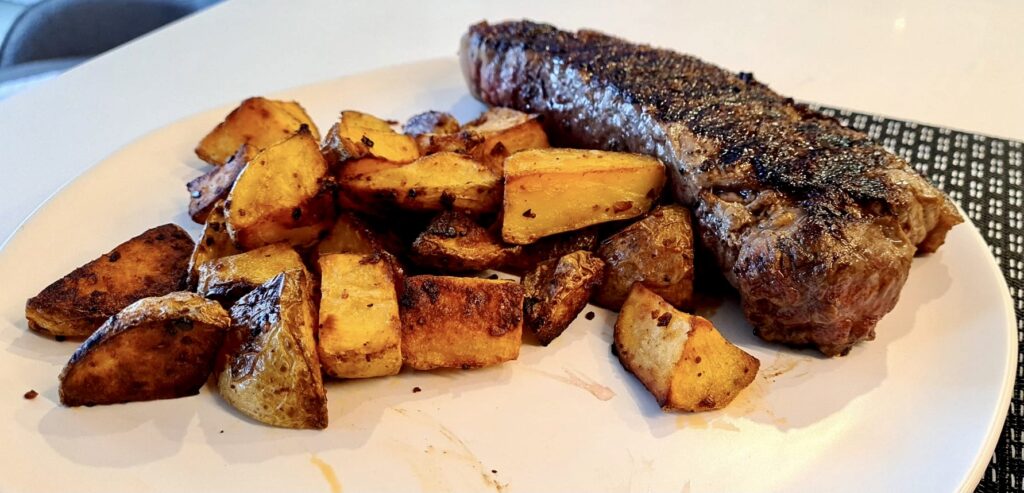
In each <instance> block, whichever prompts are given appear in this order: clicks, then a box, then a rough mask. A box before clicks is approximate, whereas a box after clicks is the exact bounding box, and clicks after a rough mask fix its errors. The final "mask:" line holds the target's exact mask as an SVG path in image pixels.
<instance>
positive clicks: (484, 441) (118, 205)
mask: <svg viewBox="0 0 1024 493" xmlns="http://www.w3.org/2000/svg"><path fill="white" fill-rule="evenodd" d="M238 96H239V99H241V98H243V97H245V96H248V95H247V94H239V95H238ZM274 96H277V97H282V98H294V99H296V100H298V101H300V102H301V103H302V104H304V105H305V106H306V108H308V109H309V111H310V113H311V115H312V117H313V118H314V120H315V121H316V122H317V123H318V124H319V125H320V127H321V128H322V129H326V128H327V127H328V126H329V125H330V124H331V122H332V120H333V119H334V117H335V115H336V114H337V112H338V111H339V110H341V109H343V108H355V109H361V110H365V111H369V112H371V113H374V114H377V115H381V116H384V117H389V118H396V119H401V118H405V117H407V116H409V115H411V114H413V113H416V112H418V111H421V110H425V109H428V108H432V109H442V110H449V111H452V112H454V113H455V114H456V116H458V117H459V118H460V119H463V120H465V119H468V118H471V117H473V116H475V115H476V114H478V112H479V111H480V110H481V108H482V106H481V105H480V104H479V103H477V102H476V101H474V100H473V99H472V98H471V97H470V96H469V95H468V94H467V92H466V89H465V87H464V84H463V82H462V79H461V76H460V73H459V70H458V68H457V65H456V63H455V62H454V60H447V59H446V60H438V61H431V62H424V63H418V64H412V65H406V66H401V67H395V68H391V69H386V70H381V71H377V72H373V73H369V74H365V75H361V76H356V77H351V78H346V79H342V80H335V81H330V82H325V83H320V84H314V85H311V86H306V87H301V88H297V89H294V90H290V91H285V92H282V93H280V94H276V95H274ZM139 106H140V111H145V102H144V101H140V102H139ZM232 106H234V104H231V105H226V106H225V107H223V108H220V109H217V110H214V111H210V112H208V113H204V114H202V115H198V116H195V117H193V118H189V119H187V120H185V121H181V122H179V123H176V124H174V125H171V126H169V127H167V128H164V129H162V130H160V131H157V132H155V133H153V134H151V135H149V136H147V137H144V138H142V139H140V140H139V141H137V142H135V143H133V144H131V145H129V146H127V147H126V148H125V149H123V150H122V151H120V152H118V153H117V154H115V155H113V156H111V157H110V158H109V159H107V160H106V161H104V162H102V163H100V164H99V165H97V166H95V167H94V168H92V169H91V170H90V171H89V172H87V173H85V174H84V175H83V176H81V177H80V178H78V179H77V180H75V181H74V182H72V183H71V184H69V185H68V186H67V187H65V188H64V189H63V190H61V191H60V192H59V193H57V194H56V195H55V196H54V197H53V198H52V199H51V200H50V201H49V202H47V203H46V205H44V206H43V207H41V208H40V209H39V211H38V212H36V213H35V215H34V216H32V217H31V219H29V220H28V221H27V222H26V223H25V224H24V225H23V226H22V227H21V228H20V230H19V231H18V232H16V233H15V235H14V236H13V237H12V238H11V239H10V240H9V241H8V243H7V244H6V247H5V248H4V249H3V251H2V252H0V279H2V280H3V283H4V288H3V290H2V292H0V310H2V313H3V318H2V319H0V349H2V354H0V389H3V396H0V430H2V431H0V433H2V435H0V443H3V444H4V446H3V447H2V451H0V490H3V491H70V490H81V491H202V490H218V491H245V492H250V491H268V490H270V491H285V490H295V491H300V490H301V491H335V492H336V491H341V490H342V488H344V490H345V491H350V492H351V491H368V490H373V491H387V490H390V491H409V490H417V489H418V490H423V491H446V490H459V491H464V490H498V491H556V490H560V491H565V490H574V491H581V490H594V491H626V490H629V491H647V490H653V491H693V492H705V491H754V490H766V491H768V490H770V491H851V492H862V491H912V490H914V491H953V490H961V491H963V490H970V489H971V488H972V487H973V485H974V484H976V482H977V480H978V479H979V478H980V476H981V474H982V472H983V470H984V468H985V465H986V464H987V462H988V459H989V457H990V456H991V452H992V450H993V448H994V446H995V442H996V439H997V437H998V433H999V430H1000V429H1001V428H1002V424H1003V419H1004V417H1005V414H1006V410H1007V406H1008V403H1009V395H1010V390H1011V383H1012V374H1013V368H1014V365H1015V363H1016V338H1015V332H1014V320H1013V313H1012V311H1011V302H1010V298H1009V295H1008V292H1007V288H1006V285H1005V283H1004V281H1003V277H1002V275H1001V274H1000V273H999V270H998V269H997V267H996V264H995V263H994V261H993V259H992V257H991V256H990V255H989V252H988V249H987V248H986V246H985V244H984V242H983V240H982V238H981V236H980V235H979V234H978V232H977V230H975V229H974V228H973V227H972V226H971V225H969V224H967V225H962V226H959V227H957V228H956V229H954V230H953V232H952V234H951V235H950V236H949V239H948V240H947V243H946V245H945V246H944V247H943V248H942V249H941V250H940V251H939V253H937V254H935V255H932V256H929V257H925V258H920V259H916V260H915V261H914V265H913V268H912V272H911V274H910V280H909V281H908V282H907V285H906V287H905V288H904V290H903V294H902V299H901V300H900V303H899V305H898V306H897V307H896V309H895V310H894V311H893V312H892V313H890V314H889V315H888V316H886V317H885V319H884V320H882V322H881V323H880V324H879V326H878V339H877V340H876V341H874V342H871V343H867V344H861V345H859V346H857V347H856V348H855V349H854V350H853V351H852V352H851V353H850V355H849V356H847V357H845V358H835V359H822V358H819V357H817V356H815V355H814V354H812V353H808V352H796V351H791V350H786V349H782V348H779V347H776V346H770V345H766V344H764V343H762V342H761V341H759V340H757V339H756V338H755V337H754V336H753V335H752V334H751V329H750V327H749V326H748V325H747V323H746V322H745V321H743V318H742V316H741V315H740V313H739V311H738V309H737V307H736V305H735V303H727V304H726V305H725V306H723V307H722V308H721V309H719V310H718V311H717V313H716V314H715V315H714V316H713V320H714V322H715V325H716V326H718V327H719V328H720V329H721V330H722V332H723V333H725V335H726V336H727V337H728V338H730V339H731V340H733V341H735V342H736V343H738V344H739V345H740V346H742V347H744V348H746V349H747V350H749V351H750V352H752V353H753V354H754V355H755V356H757V357H758V358H760V359H761V362H762V370H761V373H760V375H759V376H758V378H757V380H756V381H755V383H754V384H753V385H752V386H751V387H750V388H749V389H747V390H745V391H744V392H743V393H742V394H741V395H740V397H739V398H738V399H737V401H736V402H734V403H733V404H732V405H731V406H730V407H729V408H728V409H726V410H723V411H720V412H713V413H705V414H699V415H676V414H665V413H662V412H661V411H660V410H659V409H658V406H657V405H656V404H655V402H654V400H653V399H652V398H651V396H650V395H649V394H648V393H647V392H646V391H645V390H644V389H643V387H642V386H641V385H640V384H638V382H637V381H636V380H635V379H634V378H633V377H632V376H630V375H629V374H627V373H626V372H625V371H624V370H623V369H622V367H621V366H620V365H619V363H618V362H617V361H616V360H615V358H614V357H613V356H612V355H611V354H610V352H609V343H610V332H611V324H612V323H613V321H614V314H612V313H608V312H605V311H602V310H598V309H594V308H587V310H594V311H595V312H596V313H597V317H596V318H595V319H594V320H593V321H587V320H585V319H584V318H583V317H582V316H581V317H580V318H579V319H578V320H577V321H576V322H575V323H574V324H573V325H572V326H571V327H570V328H569V329H568V330H567V331H566V333H565V334H563V335H562V336H561V337H560V338H558V339H557V340H556V341H555V342H554V343H553V344H551V346H549V347H547V348H542V347H538V346H524V347H523V350H522V354H521V356H520V358H519V360H518V361H516V362H512V363H508V364H505V365H501V366H499V367H495V368H490V369H484V370H475V371H465V372H463V371H441V372H433V373H410V372H403V373H402V374H400V375H398V376H395V377H391V378H382V379H374V380H367V381H348V382H333V383H330V385H329V387H330V388H329V391H328V394H329V395H328V397H329V401H330V404H329V408H330V427H329V428H328V429H327V430H326V431H293V430H283V429H275V428H270V427H267V426H262V425H260V424H257V423H254V422H252V421H250V420H247V419H244V418H242V417H241V416H239V415H238V414H237V413H235V412H233V411H232V409H231V408H229V407H228V406H226V405H224V404H223V403H222V402H221V400H220V399H219V398H217V397H216V396H214V395H212V394H211V393H210V392H209V391H208V390H204V391H203V392H202V393H201V394H200V395H198V396H195V397H190V398H184V399H176V400H166V401H157V402H147V403H133V404H127V405H116V406H99V407H94V408H77V409H66V408H62V407H60V406H59V405H58V404H57V374H58V372H59V371H60V369H61V367H62V366H63V364H64V363H65V361H66V360H67V358H68V356H69V355H70V354H71V352H72V351H73V350H74V348H75V345H74V344H73V343H70V342H65V343H57V342H54V341H53V340H50V339H46V338H43V337H40V336H37V335H35V334H32V333H29V332H27V330H26V328H25V320H24V311H23V308H24V302H25V299H26V298H28V297H30V296H32V295H34V294H35V293H37V292H38V291H39V290H40V289H42V288H43V287H44V286H46V285H47V284H49V283H50V282H51V281H53V280H54V279H57V278H58V277H60V276H62V275H63V274H65V273H66V272H68V271H69V270H71V269H72V268H74V267H76V266H78V265H80V264H82V263H84V262H87V261H89V260H91V259H92V258H94V257H96V256H97V255H98V254H99V253H101V252H104V251H106V250H108V249H110V248H111V247H113V246H114V245H116V244H118V243H120V242H121V241H123V240H125V239H127V238H130V237H132V236H134V235H135V234H137V233H139V232H141V231H143V230H145V229H146V228H149V227H151V226H155V225H158V224H162V223H165V222H171V221H173V222H176V223H178V224H181V225H184V226H186V227H188V228H190V230H191V231H192V232H193V233H196V232H197V231H198V227H197V226H196V225H194V224H192V222H191V221H190V220H189V218H188V216H187V214H186V204H187V200H188V195H187V193H186V191H185V182H186V181H187V180H189V179H190V178H192V177H194V176H196V175H198V174H200V172H201V171H202V170H203V169H204V166H203V165H201V164H200V162H199V161H198V160H197V159H196V158H195V156H194V155H193V153H192V149H193V147H194V145H195V143H196V142H197V141H198V140H199V138H200V137H202V135H203V134H204V133H205V132H206V131H208V130H209V129H210V128H212V127H213V125H214V124H216V123H217V122H218V121H219V120H220V119H221V118H222V117H223V116H224V114H226V112H227V110H229V109H230V107H232ZM97 118H98V119H100V120H101V119H102V115H97ZM100 120H98V123H97V124H103V125H116V124H117V122H102V123H99V121H100ZM82 131H83V132H88V131H89V129H87V128H86V129H82ZM51 145H60V144H59V143H57V144H51ZM67 158H68V159H74V158H75V155H74V150H73V149H68V152H67ZM32 165H35V166H45V163H33V164H32ZM413 387H420V388H421V389H422V392H419V393H413V392H412V389H413ZM29 389H35V390H37V391H39V393H40V395H39V397H38V398H36V399H35V400H26V399H23V398H22V394H23V393H24V392H25V391H27V390H29ZM608 397H611V398H610V399H609V398H608Z"/></svg>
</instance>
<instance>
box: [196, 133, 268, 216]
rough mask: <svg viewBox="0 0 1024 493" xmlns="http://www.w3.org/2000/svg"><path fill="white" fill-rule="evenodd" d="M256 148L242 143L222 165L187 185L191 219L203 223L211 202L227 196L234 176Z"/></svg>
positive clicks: (236, 176)
mask: <svg viewBox="0 0 1024 493" xmlns="http://www.w3.org/2000/svg"><path fill="white" fill-rule="evenodd" d="M256 153H257V151H256V148H255V147H253V146H251V145H248V144H242V147H239V148H238V152H235V154H234V155H233V156H231V158H230V159H228V162H226V163H224V166H218V167H216V168H213V169H212V170H210V171H209V172H208V173H206V174H205V175H203V176H200V177H199V178H196V179H194V180H192V181H190V182H188V184H187V185H185V186H186V187H187V188H188V194H189V197H190V199H189V203H188V215H189V216H191V217H192V220H193V221H195V222H197V223H199V224H203V223H205V222H206V217H207V215H209V214H210V210H211V209H212V208H213V204H215V203H217V202H221V201H223V199H225V198H227V196H228V192H230V191H231V187H232V186H233V185H234V184H235V178H238V174H239V173H241V172H242V169H244V168H245V165H246V164H247V163H248V162H249V160H250V159H252V158H253V157H254V156H255V155H256Z"/></svg>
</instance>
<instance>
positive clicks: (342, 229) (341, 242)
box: [316, 212, 394, 256]
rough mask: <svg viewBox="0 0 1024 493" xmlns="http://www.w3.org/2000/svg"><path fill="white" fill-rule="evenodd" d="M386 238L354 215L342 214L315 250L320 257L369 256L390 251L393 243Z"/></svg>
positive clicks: (349, 213)
mask: <svg viewBox="0 0 1024 493" xmlns="http://www.w3.org/2000/svg"><path fill="white" fill-rule="evenodd" d="M386 236H387V235H386V234H383V235H382V234H379V233H378V232H377V231H375V230H374V228H372V227H371V226H370V225H369V224H367V223H366V222H365V221H363V220H362V219H360V218H359V217H358V216H356V215H355V214H353V213H351V212H343V213H341V214H340V215H339V216H338V220H337V221H335V223H334V226H333V227H332V228H331V231H330V232H329V233H327V236H326V237H324V239H322V240H320V242H319V243H317V245H316V250H317V254H318V255H320V256H323V255H328V254H331V253H361V254H371V253H373V252H376V251H380V250H388V251H390V250H391V248H393V245H392V244H393V243H394V241H393V240H389V239H388V238H386ZM385 245H387V247H386V246H385Z"/></svg>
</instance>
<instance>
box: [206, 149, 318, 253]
mask: <svg viewBox="0 0 1024 493" xmlns="http://www.w3.org/2000/svg"><path fill="white" fill-rule="evenodd" d="M329 181H330V180H329V179H328V170H327V162H326V161H325V160H324V157H323V156H322V155H321V154H320V145H319V144H318V143H317V141H316V139H315V138H314V137H313V135H312V134H311V133H310V132H309V131H305V130H300V131H299V132H298V133H296V134H295V135H293V136H291V137H290V138H288V139H287V140H284V141H281V142H279V143H277V144H274V145H272V146H270V147H268V148H266V149H265V150H263V151H262V152H260V153H259V154H257V155H256V156H255V157H253V158H252V160H250V161H249V164H247V165H246V166H245V169H243V170H242V172H241V173H240V174H239V175H238V178H237V179H235V184H234V186H233V187H231V192H230V193H229V194H228V198H227V201H225V202H224V215H225V218H226V224H227V228H228V233H229V234H230V235H231V239H232V240H233V241H234V242H235V244H236V245H238V246H240V247H242V248H243V249H246V250H248V249H252V248H258V247H261V246H264V245H269V244H271V243H277V242H280V241H286V242H288V243H291V244H292V245H311V244H313V243H314V242H316V241H317V239H319V237H320V235H321V234H322V233H323V232H325V231H327V230H328V229H330V227H331V225H332V224H333V221H334V197H333V192H332V186H331V185H330V183H329Z"/></svg>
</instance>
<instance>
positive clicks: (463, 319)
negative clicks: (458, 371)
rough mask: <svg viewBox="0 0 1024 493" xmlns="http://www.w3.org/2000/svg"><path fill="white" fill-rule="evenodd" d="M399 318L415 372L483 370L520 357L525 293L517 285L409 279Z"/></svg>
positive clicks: (407, 355) (404, 347)
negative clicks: (450, 369) (441, 369)
mask: <svg viewBox="0 0 1024 493" xmlns="http://www.w3.org/2000/svg"><path fill="white" fill-rule="evenodd" d="M399 313H400V314H401V318H402V357H403V358H404V360H405V364H406V366H408V367H410V368H413V369H416V370H430V369H434V368H462V369H469V368H479V367H483V366H490V365H495V364H498V363H502V362H505V361H509V360H514V359H516V358H518V357H519V347H520V345H521V344H522V335H523V290H522V288H520V287H519V284H518V283H516V282H513V281H493V280H488V279H476V278H468V277H445V276H413V277H409V278H406V280H405V289H404V290H403V293H402V297H401V301H400V302H399Z"/></svg>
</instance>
